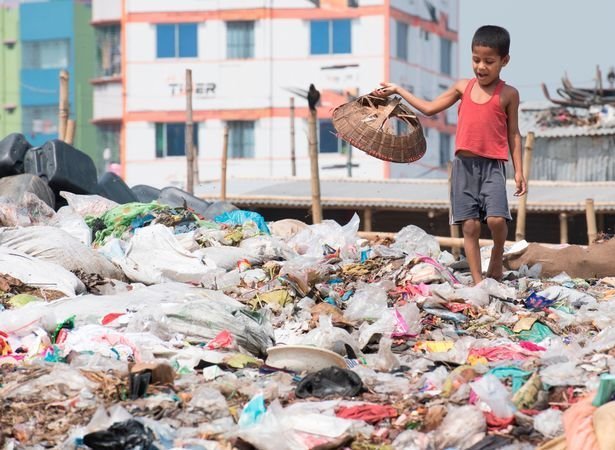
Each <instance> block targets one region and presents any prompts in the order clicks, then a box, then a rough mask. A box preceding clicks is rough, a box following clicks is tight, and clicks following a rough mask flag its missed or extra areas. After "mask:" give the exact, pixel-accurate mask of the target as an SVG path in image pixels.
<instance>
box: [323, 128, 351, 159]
mask: <svg viewBox="0 0 615 450" xmlns="http://www.w3.org/2000/svg"><path fill="white" fill-rule="evenodd" d="M318 128H319V135H318V146H319V150H318V151H319V153H346V152H347V151H348V143H347V142H346V141H344V140H342V139H339V138H338V137H337V132H336V131H335V127H334V126H333V122H331V120H320V121H319V127H318Z"/></svg>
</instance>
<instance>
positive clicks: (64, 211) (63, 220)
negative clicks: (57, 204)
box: [49, 206, 92, 247]
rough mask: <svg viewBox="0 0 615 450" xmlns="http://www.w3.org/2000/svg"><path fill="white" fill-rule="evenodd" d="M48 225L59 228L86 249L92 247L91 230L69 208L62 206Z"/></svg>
mask: <svg viewBox="0 0 615 450" xmlns="http://www.w3.org/2000/svg"><path fill="white" fill-rule="evenodd" d="M49 225H51V226H53V227H56V228H60V229H61V230H64V231H65V232H67V233H68V234H70V235H71V236H72V237H74V238H75V239H78V240H79V241H81V243H82V244H84V245H87V246H88V247H89V246H91V245H92V230H90V227H89V226H88V224H87V223H85V220H83V217H81V216H80V215H79V214H77V213H76V212H75V211H74V210H73V208H71V207H70V206H63V207H61V208H60V209H59V210H58V211H57V212H56V215H55V217H54V218H53V219H51V220H50V221H49Z"/></svg>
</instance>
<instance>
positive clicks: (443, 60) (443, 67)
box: [440, 38, 453, 75]
mask: <svg viewBox="0 0 615 450" xmlns="http://www.w3.org/2000/svg"><path fill="white" fill-rule="evenodd" d="M452 47H453V43H452V42H451V41H450V40H449V39H445V38H442V39H440V72H442V73H445V74H447V75H450V74H451V66H452V64H451V55H452V53H453V52H452Z"/></svg>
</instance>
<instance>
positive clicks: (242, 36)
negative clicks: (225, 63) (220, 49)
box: [226, 21, 254, 59]
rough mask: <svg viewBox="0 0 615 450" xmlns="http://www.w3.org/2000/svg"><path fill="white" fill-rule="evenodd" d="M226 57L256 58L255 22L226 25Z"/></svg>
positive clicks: (229, 23) (228, 23)
mask: <svg viewBox="0 0 615 450" xmlns="http://www.w3.org/2000/svg"><path fill="white" fill-rule="evenodd" d="M226 57H227V58H234V59H245V58H254V22H246V21H242V22H227V23H226Z"/></svg>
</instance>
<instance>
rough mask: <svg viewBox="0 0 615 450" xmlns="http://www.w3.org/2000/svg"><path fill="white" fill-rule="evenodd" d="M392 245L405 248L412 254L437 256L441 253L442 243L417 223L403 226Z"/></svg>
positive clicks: (401, 248) (404, 249)
mask: <svg viewBox="0 0 615 450" xmlns="http://www.w3.org/2000/svg"><path fill="white" fill-rule="evenodd" d="M391 247H393V248H397V249H400V250H403V251H404V252H405V253H407V254H408V255H410V256H415V255H423V256H430V257H432V258H437V257H438V256H439V255H440V244H438V241H437V240H436V238H435V237H433V236H431V235H429V234H427V233H426V232H425V231H423V230H422V229H421V228H419V227H417V226H415V225H408V226H406V227H404V228H402V229H401V230H400V231H399V232H398V233H397V234H396V235H395V242H394V243H393V244H392V245H391Z"/></svg>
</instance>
